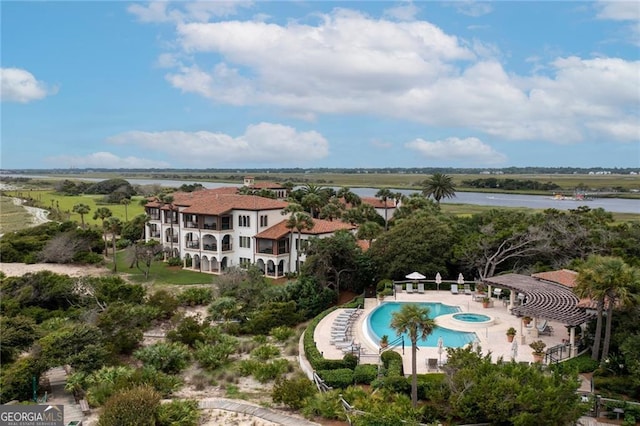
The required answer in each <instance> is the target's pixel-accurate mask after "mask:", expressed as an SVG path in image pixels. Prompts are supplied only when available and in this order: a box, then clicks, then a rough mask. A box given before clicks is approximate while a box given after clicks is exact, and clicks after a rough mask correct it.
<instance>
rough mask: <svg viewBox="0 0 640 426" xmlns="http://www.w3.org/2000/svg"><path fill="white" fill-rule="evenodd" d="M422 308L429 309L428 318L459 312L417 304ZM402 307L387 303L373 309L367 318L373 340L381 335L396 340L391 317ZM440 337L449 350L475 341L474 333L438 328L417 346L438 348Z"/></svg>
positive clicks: (430, 303)
mask: <svg viewBox="0 0 640 426" xmlns="http://www.w3.org/2000/svg"><path fill="white" fill-rule="evenodd" d="M418 305H420V306H422V307H427V308H429V318H435V317H438V316H440V315H447V314H453V313H456V312H459V311H460V310H459V309H458V308H457V307H455V306H449V305H443V304H442V303H432V302H425V303H418ZM401 307H402V303H400V302H387V303H383V304H382V305H380V306H378V307H377V308H375V309H374V310H373V311H372V312H371V313H370V314H369V317H368V318H367V324H368V326H369V330H370V332H371V335H372V337H373V338H374V339H375V340H380V338H381V337H382V336H383V335H385V334H386V335H387V336H389V341H391V342H392V341H394V340H396V339H397V338H398V337H399V336H398V335H397V333H396V331H395V330H394V329H392V328H391V326H390V324H391V315H392V314H393V313H394V312H397V311H399V310H400V308H401ZM440 337H442V340H443V342H444V346H447V347H451V348H459V347H462V346H466V345H468V344H469V343H471V342H473V341H475V340H476V337H477V336H476V334H475V333H468V332H464V331H455V330H449V329H448V328H444V327H438V326H436V328H435V329H434V330H433V333H431V334H430V335H429V336H427V339H426V340H418V346H431V347H436V346H438V339H439V338H440ZM404 341H405V345H407V346H410V345H411V341H410V340H409V336H408V335H406V334H405V335H404Z"/></svg>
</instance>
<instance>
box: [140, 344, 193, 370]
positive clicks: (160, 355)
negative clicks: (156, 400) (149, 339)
mask: <svg viewBox="0 0 640 426" xmlns="http://www.w3.org/2000/svg"><path fill="white" fill-rule="evenodd" d="M134 356H135V357H136V358H138V359H139V360H140V361H142V362H144V363H145V364H146V365H150V366H152V367H153V368H155V369H156V370H159V371H162V372H163V373H167V374H177V373H179V372H180V371H182V370H184V369H185V368H186V367H187V365H188V364H189V361H190V359H191V354H190V352H189V347H188V346H187V345H185V344H183V343H179V342H171V343H156V344H154V345H151V346H147V347H145V348H142V349H138V350H137V351H136V352H135V353H134Z"/></svg>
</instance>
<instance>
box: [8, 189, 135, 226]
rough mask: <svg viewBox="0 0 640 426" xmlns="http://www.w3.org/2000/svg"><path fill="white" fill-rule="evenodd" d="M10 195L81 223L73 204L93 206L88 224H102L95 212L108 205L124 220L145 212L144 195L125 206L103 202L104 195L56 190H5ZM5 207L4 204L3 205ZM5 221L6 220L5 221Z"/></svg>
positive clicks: (87, 219) (114, 213) (86, 217)
mask: <svg viewBox="0 0 640 426" xmlns="http://www.w3.org/2000/svg"><path fill="white" fill-rule="evenodd" d="M4 194H5V195H7V196H8V197H22V198H30V199H32V200H33V202H34V207H40V208H43V209H48V210H53V211H55V210H59V211H60V213H61V214H63V215H64V216H66V218H68V219H69V220H72V221H75V222H78V223H80V215H79V214H77V213H74V212H73V206H75V205H76V204H80V203H82V204H86V205H88V206H89V207H90V208H91V211H90V212H89V214H86V215H85V216H84V221H85V223H86V224H88V225H101V224H102V223H101V221H100V220H94V219H93V213H94V212H95V211H96V209H98V208H100V207H106V208H108V209H109V210H111V212H112V213H113V216H114V217H117V218H119V219H120V220H122V221H123V222H124V221H126V220H127V219H128V220H131V219H132V218H134V217H136V216H137V215H139V214H144V207H143V206H142V205H141V204H140V202H141V201H142V200H143V197H133V198H132V199H131V204H129V205H128V206H126V211H125V206H124V205H123V204H105V203H103V202H102V199H103V197H104V196H103V195H61V194H58V193H56V192H55V191H38V190H29V191H25V190H22V191H5V192H4ZM3 207H4V205H3ZM3 223H4V222H3Z"/></svg>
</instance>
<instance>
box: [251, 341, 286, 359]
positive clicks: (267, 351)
mask: <svg viewBox="0 0 640 426" xmlns="http://www.w3.org/2000/svg"><path fill="white" fill-rule="evenodd" d="M278 355H280V349H278V348H276V347H275V346H273V345H271V344H268V343H267V344H264V345H260V346H258V347H257V348H255V349H254V350H252V351H251V358H255V359H258V360H260V361H267V360H270V359H272V358H275V357H277V356H278Z"/></svg>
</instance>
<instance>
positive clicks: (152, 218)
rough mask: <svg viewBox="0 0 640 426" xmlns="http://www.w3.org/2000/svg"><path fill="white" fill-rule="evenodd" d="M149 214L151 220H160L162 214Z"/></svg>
mask: <svg viewBox="0 0 640 426" xmlns="http://www.w3.org/2000/svg"><path fill="white" fill-rule="evenodd" d="M147 216H149V220H160V214H148V213H147Z"/></svg>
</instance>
